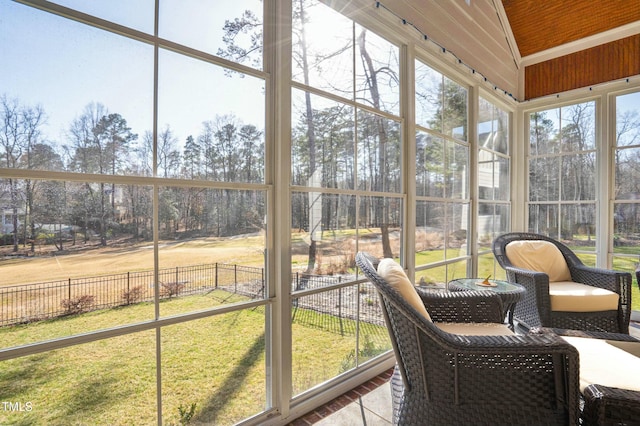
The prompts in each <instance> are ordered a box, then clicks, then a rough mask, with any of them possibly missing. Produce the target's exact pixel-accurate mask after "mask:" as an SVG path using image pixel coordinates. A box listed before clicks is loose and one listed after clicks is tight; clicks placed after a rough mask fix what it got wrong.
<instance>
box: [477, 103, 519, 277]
mask: <svg viewBox="0 0 640 426" xmlns="http://www.w3.org/2000/svg"><path fill="white" fill-rule="evenodd" d="M479 106H480V107H479V108H478V132H477V134H478V163H477V186H478V215H477V217H476V219H477V232H478V276H481V277H486V276H488V275H492V276H494V277H501V278H504V274H505V272H504V270H503V269H502V268H500V266H499V265H498V264H497V263H496V262H495V259H494V256H493V252H492V251H491V243H492V242H493V240H494V238H495V237H497V236H498V235H500V234H502V233H504V232H508V231H509V230H510V229H511V220H510V219H511V192H510V189H511V184H510V179H511V173H510V171H511V167H510V165H511V157H510V155H509V154H510V150H509V114H508V113H507V112H506V111H505V110H503V109H501V108H498V107H497V106H496V105H494V104H493V103H491V102H490V101H489V100H487V99H485V98H482V97H480V98H479Z"/></svg>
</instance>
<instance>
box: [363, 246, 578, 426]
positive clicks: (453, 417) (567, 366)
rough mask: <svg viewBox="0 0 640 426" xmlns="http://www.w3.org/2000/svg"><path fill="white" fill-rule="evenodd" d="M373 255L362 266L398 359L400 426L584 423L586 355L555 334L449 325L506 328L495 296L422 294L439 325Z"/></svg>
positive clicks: (394, 383) (396, 416)
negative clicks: (446, 327) (461, 328)
mask: <svg viewBox="0 0 640 426" xmlns="http://www.w3.org/2000/svg"><path fill="white" fill-rule="evenodd" d="M377 263H378V260H377V259H376V258H375V257H372V256H371V255H369V254H367V253H363V252H360V253H358V254H357V256H356V264H357V265H358V267H359V268H360V270H361V271H362V272H363V273H364V275H365V276H366V277H367V278H368V279H369V280H370V281H371V282H372V283H373V284H374V285H375V287H376V288H377V290H378V293H379V295H380V299H381V301H382V305H383V308H384V309H383V312H384V315H385V321H386V324H387V328H388V330H389V335H390V337H391V342H392V345H393V349H394V353H395V356H396V362H397V363H396V368H395V372H394V374H393V377H392V379H391V388H392V402H393V423H394V424H399V425H425V424H437V425H463V424H464V425H501V424H505V425H507V424H508V425H514V424H517V425H540V424H571V425H573V424H577V423H578V421H579V398H580V396H579V388H578V374H579V367H578V353H577V351H576V350H575V349H574V348H573V347H572V346H571V345H569V344H567V343H566V342H564V341H563V340H561V339H560V338H559V337H557V336H556V335H554V334H544V335H524V336H523V335H515V334H511V335H500V336H486V335H485V336H475V335H473V336H470V335H458V334H450V333H447V332H445V331H443V330H441V329H440V328H438V326H437V322H439V321H448V322H486V321H488V322H502V321H503V320H504V318H503V316H502V310H501V302H500V299H499V297H498V296H497V295H495V294H491V293H489V292H433V291H427V290H422V289H420V288H417V289H416V290H417V292H418V294H419V296H420V298H421V299H422V301H423V302H424V304H425V307H426V308H427V311H428V314H429V316H430V317H431V319H432V320H433V321H429V320H428V319H426V318H425V317H424V316H423V315H421V314H419V313H418V311H417V310H416V309H415V308H413V306H412V305H410V304H409V303H407V300H406V299H405V298H404V297H402V296H401V295H400V293H399V292H398V291H396V290H395V289H394V288H392V287H391V285H390V284H389V283H388V282H387V281H386V280H385V279H383V278H382V277H381V276H380V275H378V273H377Z"/></svg>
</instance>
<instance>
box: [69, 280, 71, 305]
mask: <svg viewBox="0 0 640 426" xmlns="http://www.w3.org/2000/svg"><path fill="white" fill-rule="evenodd" d="M69 300H71V278H69Z"/></svg>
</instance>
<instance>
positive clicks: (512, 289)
mask: <svg viewBox="0 0 640 426" xmlns="http://www.w3.org/2000/svg"><path fill="white" fill-rule="evenodd" d="M482 281H483V278H458V279H456V280H452V281H449V284H448V286H447V287H448V289H449V290H450V291H468V290H473V291H492V292H494V293H496V294H497V295H498V296H500V299H501V300H502V306H503V308H504V314H505V316H506V317H507V318H508V321H509V326H510V327H511V328H513V311H514V310H515V308H516V303H518V302H519V301H520V300H521V299H522V297H523V296H524V292H525V289H524V287H522V286H521V285H520V284H515V283H510V282H507V281H503V280H489V282H491V283H492V284H495V286H486V285H481V284H480V283H481V282H482Z"/></svg>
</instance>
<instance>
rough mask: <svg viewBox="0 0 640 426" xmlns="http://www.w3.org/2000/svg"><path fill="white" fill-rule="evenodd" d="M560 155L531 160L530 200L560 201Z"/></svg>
mask: <svg viewBox="0 0 640 426" xmlns="http://www.w3.org/2000/svg"><path fill="white" fill-rule="evenodd" d="M559 168H560V157H549V158H546V157H541V158H534V159H531V160H529V200H530V201H558V198H559V196H560V194H559V190H560V188H559V186H560V181H559V177H558V173H559Z"/></svg>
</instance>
